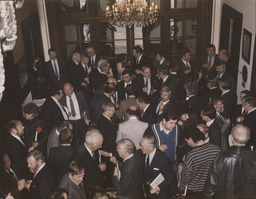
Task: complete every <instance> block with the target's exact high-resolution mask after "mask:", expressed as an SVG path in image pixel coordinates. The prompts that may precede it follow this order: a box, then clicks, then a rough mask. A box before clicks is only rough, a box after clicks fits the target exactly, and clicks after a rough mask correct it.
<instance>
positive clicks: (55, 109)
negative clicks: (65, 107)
mask: <svg viewBox="0 0 256 199" xmlns="http://www.w3.org/2000/svg"><path fill="white" fill-rule="evenodd" d="M43 119H44V121H45V125H46V130H47V132H49V131H51V130H52V129H53V128H54V127H56V126H59V125H60V124H61V123H62V122H63V121H64V117H63V115H62V112H61V110H60V108H59V106H58V105H57V104H56V103H55V101H54V100H53V99H52V97H51V96H50V97H48V98H47V99H46V100H45V102H44V105H43Z"/></svg>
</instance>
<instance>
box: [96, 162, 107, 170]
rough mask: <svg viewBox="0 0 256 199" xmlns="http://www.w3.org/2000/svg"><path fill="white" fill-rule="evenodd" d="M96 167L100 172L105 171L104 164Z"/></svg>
mask: <svg viewBox="0 0 256 199" xmlns="http://www.w3.org/2000/svg"><path fill="white" fill-rule="evenodd" d="M98 167H99V168H100V170H101V171H105V170H106V164H99V166H98Z"/></svg>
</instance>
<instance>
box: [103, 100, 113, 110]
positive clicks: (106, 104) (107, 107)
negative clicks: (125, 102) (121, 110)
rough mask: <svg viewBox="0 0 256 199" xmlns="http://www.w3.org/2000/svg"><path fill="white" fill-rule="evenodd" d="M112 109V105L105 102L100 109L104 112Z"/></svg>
mask: <svg viewBox="0 0 256 199" xmlns="http://www.w3.org/2000/svg"><path fill="white" fill-rule="evenodd" d="M112 107H114V108H115V105H114V104H113V103H112V102H106V103H104V104H103V105H102V109H103V110H104V111H107V110H109V109H111V108H112Z"/></svg>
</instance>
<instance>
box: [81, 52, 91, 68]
mask: <svg viewBox="0 0 256 199" xmlns="http://www.w3.org/2000/svg"><path fill="white" fill-rule="evenodd" d="M81 60H82V63H83V64H84V65H86V66H88V65H89V62H90V57H89V56H87V55H82V56H81Z"/></svg>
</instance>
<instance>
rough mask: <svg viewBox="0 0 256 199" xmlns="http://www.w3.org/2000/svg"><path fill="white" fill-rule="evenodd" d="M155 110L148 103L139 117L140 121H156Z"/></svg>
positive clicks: (153, 122) (150, 122)
mask: <svg viewBox="0 0 256 199" xmlns="http://www.w3.org/2000/svg"><path fill="white" fill-rule="evenodd" d="M156 120H157V118H156V110H155V109H154V107H153V106H152V105H149V107H148V108H147V110H146V111H145V113H144V114H143V115H142V117H141V118H140V121H142V122H147V123H148V125H152V124H155V123H156Z"/></svg>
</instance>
